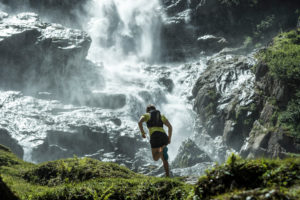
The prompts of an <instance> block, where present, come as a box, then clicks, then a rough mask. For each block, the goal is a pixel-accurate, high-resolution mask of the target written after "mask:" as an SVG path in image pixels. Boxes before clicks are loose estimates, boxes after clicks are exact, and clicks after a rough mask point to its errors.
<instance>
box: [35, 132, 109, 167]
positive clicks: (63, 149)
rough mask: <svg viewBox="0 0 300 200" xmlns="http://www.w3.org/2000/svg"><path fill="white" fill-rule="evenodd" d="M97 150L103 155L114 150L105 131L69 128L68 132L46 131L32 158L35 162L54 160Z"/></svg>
mask: <svg viewBox="0 0 300 200" xmlns="http://www.w3.org/2000/svg"><path fill="white" fill-rule="evenodd" d="M99 150H103V152H104V153H107V152H111V151H113V150H114V148H113V145H112V143H111V141H110V139H109V135H108V134H107V133H106V131H105V129H103V128H101V127H94V128H93V127H87V126H78V127H71V130H70V131H69V132H62V131H54V130H51V131H48V132H47V136H46V138H45V139H44V142H43V144H41V145H39V146H37V147H36V148H35V149H34V150H33V152H32V157H33V158H34V160H35V161H37V162H44V161H48V160H56V159H60V158H67V157H72V156H73V155H77V156H84V155H88V154H93V153H95V152H97V151H99Z"/></svg>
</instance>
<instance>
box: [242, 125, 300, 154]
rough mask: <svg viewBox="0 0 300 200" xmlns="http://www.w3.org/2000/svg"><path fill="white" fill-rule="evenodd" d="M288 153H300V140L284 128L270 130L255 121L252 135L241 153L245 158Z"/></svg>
mask: <svg viewBox="0 0 300 200" xmlns="http://www.w3.org/2000/svg"><path fill="white" fill-rule="evenodd" d="M288 153H296V154H299V153H300V142H299V141H297V139H295V138H293V137H291V136H288V135H287V134H285V133H284V131H283V130H281V129H279V130H274V131H272V130H269V129H267V128H266V127H264V126H263V125H261V124H260V123H259V122H258V121H256V122H255V124H254V127H253V129H252V131H251V132H250V137H249V138H248V140H247V142H246V143H245V144H244V145H243V147H242V148H241V151H240V155H241V156H242V157H244V158H257V157H267V158H278V157H279V158H285V157H289V154H288Z"/></svg>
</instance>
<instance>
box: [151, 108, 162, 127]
mask: <svg viewBox="0 0 300 200" xmlns="http://www.w3.org/2000/svg"><path fill="white" fill-rule="evenodd" d="M163 126H164V124H163V122H162V120H161V115H160V112H159V110H151V111H150V119H149V121H147V127H148V128H151V127H163Z"/></svg>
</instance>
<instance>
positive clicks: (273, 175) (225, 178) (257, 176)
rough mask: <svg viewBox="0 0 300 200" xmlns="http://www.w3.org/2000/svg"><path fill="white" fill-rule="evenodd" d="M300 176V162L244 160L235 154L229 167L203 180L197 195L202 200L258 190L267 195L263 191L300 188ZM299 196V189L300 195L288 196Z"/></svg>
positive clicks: (290, 194) (290, 160) (296, 160)
mask: <svg viewBox="0 0 300 200" xmlns="http://www.w3.org/2000/svg"><path fill="white" fill-rule="evenodd" d="M299 174H300V159H299V158H297V159H294V158H293V159H286V160H267V159H258V160H243V159H241V158H240V157H238V156H236V155H234V154H233V155H231V156H230V157H229V159H228V160H227V162H226V163H225V164H223V165H219V166H216V167H215V168H214V169H212V170H210V171H208V172H207V174H206V175H205V176H203V177H201V178H200V179H199V181H198V183H197V185H196V187H195V195H196V196H198V197H199V198H200V199H209V198H210V197H211V196H215V195H221V196H222V197H224V196H223V195H224V194H225V196H226V195H229V196H231V195H233V194H234V193H237V194H242V193H244V192H245V191H246V192H248V193H249V192H250V191H252V190H254V189H255V188H260V189H259V190H257V191H256V192H257V193H263V192H262V191H263V189H262V188H267V187H269V188H276V187H290V186H292V185H299V183H300V176H299ZM268 190H270V189H268ZM288 191H289V190H288ZM299 192H300V189H299V188H298V190H297V191H296V192H295V191H290V192H287V193H288V194H286V195H285V196H287V197H289V198H291V199H293V197H295V196H294V195H297V194H298V193H299ZM226 193H227V194H226ZM279 193H280V192H279ZM280 194H281V193H280ZM221 199H224V198H221ZM241 199H243V198H241Z"/></svg>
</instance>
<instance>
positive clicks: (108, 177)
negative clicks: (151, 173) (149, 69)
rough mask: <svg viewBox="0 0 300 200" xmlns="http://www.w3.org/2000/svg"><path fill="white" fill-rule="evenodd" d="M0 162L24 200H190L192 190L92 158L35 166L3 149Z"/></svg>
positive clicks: (3, 173) (1, 170)
mask: <svg viewBox="0 0 300 200" xmlns="http://www.w3.org/2000/svg"><path fill="white" fill-rule="evenodd" d="M0 147H1V145H0ZM4 161H5V162H4ZM0 163H5V165H2V166H0V173H1V176H2V179H3V181H4V182H5V184H6V185H7V186H8V187H9V188H10V189H11V190H12V191H13V192H14V193H15V194H16V196H18V197H19V199H24V200H37V199H39V200H70V199H72V200H79V199H80V200H100V199H169V198H171V199H186V198H187V196H188V194H189V192H190V191H191V190H192V186H191V185H189V184H185V183H183V182H182V181H180V180H179V179H177V178H174V179H169V178H155V177H148V176H144V175H141V174H136V173H134V172H132V171H130V170H129V169H127V168H126V167H122V166H119V165H118V164H115V163H106V162H100V161H98V160H94V159H89V158H77V157H75V158H72V159H65V160H58V161H51V162H46V163H42V164H39V165H34V164H30V163H27V162H24V161H22V160H19V159H18V158H17V157H16V156H15V155H13V154H12V153H11V152H10V151H7V150H3V148H0ZM10 163H14V165H12V164H10ZM0 189H1V188H0Z"/></svg>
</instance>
